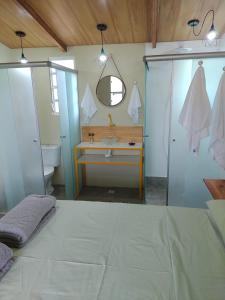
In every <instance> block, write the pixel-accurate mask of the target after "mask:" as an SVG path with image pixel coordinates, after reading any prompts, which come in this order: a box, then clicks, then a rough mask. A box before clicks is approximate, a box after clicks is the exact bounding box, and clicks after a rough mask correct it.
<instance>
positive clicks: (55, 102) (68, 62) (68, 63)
mask: <svg viewBox="0 0 225 300" xmlns="http://www.w3.org/2000/svg"><path fill="white" fill-rule="evenodd" d="M50 61H51V62H53V63H55V64H58V65H61V66H64V67H67V68H69V69H74V60H73V59H50ZM50 81H51V93H52V98H51V104H52V111H53V113H55V114H58V113H59V97H58V86H57V77H56V69H54V68H50Z"/></svg>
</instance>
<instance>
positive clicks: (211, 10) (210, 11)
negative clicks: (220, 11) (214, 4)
mask: <svg viewBox="0 0 225 300" xmlns="http://www.w3.org/2000/svg"><path fill="white" fill-rule="evenodd" d="M210 13H212V25H214V17H215V12H214V10H213V9H210V10H209V11H208V12H207V13H206V15H205V17H204V19H203V22H202V25H201V28H200V30H199V32H198V33H196V32H195V27H194V26H193V34H194V35H195V36H199V35H200V33H201V32H202V28H203V26H204V24H205V21H206V18H207V16H208V15H209V14H210Z"/></svg>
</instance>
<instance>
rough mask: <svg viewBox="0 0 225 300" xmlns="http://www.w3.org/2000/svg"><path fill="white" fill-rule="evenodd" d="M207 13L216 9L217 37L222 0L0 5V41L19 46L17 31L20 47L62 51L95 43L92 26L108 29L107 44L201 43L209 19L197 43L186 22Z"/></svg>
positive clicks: (4, 1)
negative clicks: (21, 38) (23, 35)
mask: <svg viewBox="0 0 225 300" xmlns="http://www.w3.org/2000/svg"><path fill="white" fill-rule="evenodd" d="M156 7H159V12H158V9H156ZM29 8H30V9H29ZM209 9H214V10H215V26H216V29H217V30H218V32H219V36H221V35H222V34H223V33H224V31H225V18H224V12H225V1H224V0H198V1H196V0H0V27H1V31H0V42H2V43H3V44H5V45H7V46H8V47H10V48H18V47H20V41H19V39H18V38H17V37H16V36H15V33H14V31H16V30H22V31H25V32H26V34H27V36H26V38H25V39H24V47H46V46H59V47H60V48H61V49H64V50H65V49H66V46H76V45H93V44H100V43H101V38H100V33H99V32H98V30H97V29H96V24H97V23H106V24H107V25H108V30H107V31H106V32H105V33H104V42H105V43H107V44H116V43H141V42H150V41H151V40H152V41H153V43H154V45H155V44H156V42H157V41H164V42H166V41H182V40H193V39H204V37H205V35H206V33H207V31H208V30H209V27H210V24H211V20H210V17H209V18H207V20H206V23H205V26H204V27H203V31H202V34H201V35H200V36H199V37H197V38H196V37H195V36H194V35H193V33H192V30H191V28H189V27H188V26H187V21H188V20H189V19H192V18H198V19H200V21H202V20H203V18H204V16H205V14H206V12H207V11H208V10H209ZM32 12H33V13H32ZM36 16H37V17H36ZM199 27H200V26H199ZM196 30H197V31H198V28H197V29H196Z"/></svg>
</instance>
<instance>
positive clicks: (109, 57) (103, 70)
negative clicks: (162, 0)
mask: <svg viewBox="0 0 225 300" xmlns="http://www.w3.org/2000/svg"><path fill="white" fill-rule="evenodd" d="M110 58H111V60H112V62H113V64H114V67H115V68H116V70H117V72H118V74H119V78H120V79H121V80H122V81H123V78H122V76H121V74H120V71H119V69H118V67H117V65H116V63H115V60H114V58H113V56H112V54H111V55H110V56H108V58H107V60H106V62H105V65H104V67H103V69H102V72H101V74H100V77H99V79H98V82H99V81H100V79H101V78H102V75H103V73H104V71H105V68H106V65H107V63H108V61H109V59H110Z"/></svg>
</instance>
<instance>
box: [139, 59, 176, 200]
mask: <svg viewBox="0 0 225 300" xmlns="http://www.w3.org/2000/svg"><path fill="white" fill-rule="evenodd" d="M148 67H149V69H146V84H145V90H146V92H145V138H144V146H145V155H144V157H145V163H144V166H145V202H146V203H149V204H163V205H166V201H167V177H168V174H167V172H168V134H169V120H170V110H171V83H172V82H171V80H172V62H171V61H169V62H164V61H162V62H160V61H156V62H150V63H149V64H148Z"/></svg>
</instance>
